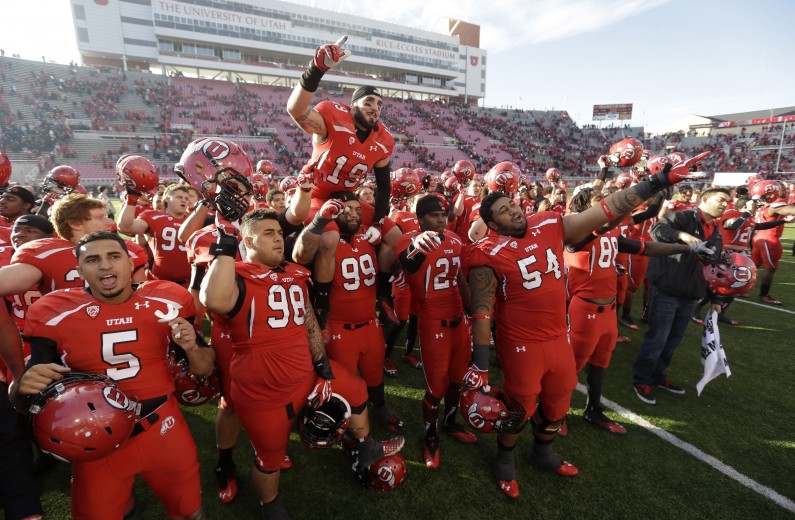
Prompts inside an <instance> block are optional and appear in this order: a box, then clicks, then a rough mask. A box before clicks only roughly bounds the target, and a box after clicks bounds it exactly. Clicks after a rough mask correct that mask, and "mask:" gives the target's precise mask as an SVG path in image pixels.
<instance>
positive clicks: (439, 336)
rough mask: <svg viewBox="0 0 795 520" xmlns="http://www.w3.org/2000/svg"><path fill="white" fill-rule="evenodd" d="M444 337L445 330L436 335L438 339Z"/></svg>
mask: <svg viewBox="0 0 795 520" xmlns="http://www.w3.org/2000/svg"><path fill="white" fill-rule="evenodd" d="M443 337H444V332H440V333H439V334H437V335H436V339H439V338H443Z"/></svg>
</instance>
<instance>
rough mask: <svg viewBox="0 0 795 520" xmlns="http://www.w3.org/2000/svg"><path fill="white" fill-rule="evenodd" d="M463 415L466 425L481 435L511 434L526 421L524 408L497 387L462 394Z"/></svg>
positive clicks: (466, 391)
mask: <svg viewBox="0 0 795 520" xmlns="http://www.w3.org/2000/svg"><path fill="white" fill-rule="evenodd" d="M461 415H462V416H463V417H464V420H465V421H466V423H467V424H468V425H469V426H471V427H472V428H473V429H475V430H476V431H479V432H481V433H502V432H510V431H512V430H514V429H516V428H517V427H518V426H519V425H521V423H522V421H523V420H524V416H525V411H524V407H522V405H521V404H519V403H518V402H517V401H514V400H512V399H510V398H509V397H508V395H507V394H506V393H505V392H503V390H502V389H501V388H499V387H496V386H491V387H490V388H489V391H488V392H485V391H483V389H478V390H464V391H463V392H462V393H461Z"/></svg>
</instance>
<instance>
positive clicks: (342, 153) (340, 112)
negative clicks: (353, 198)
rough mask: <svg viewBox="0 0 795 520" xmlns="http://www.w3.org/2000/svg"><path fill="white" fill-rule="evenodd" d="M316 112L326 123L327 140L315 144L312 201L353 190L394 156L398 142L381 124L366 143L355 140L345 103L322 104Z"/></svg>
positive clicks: (327, 102) (349, 113)
mask: <svg viewBox="0 0 795 520" xmlns="http://www.w3.org/2000/svg"><path fill="white" fill-rule="evenodd" d="M315 110H317V111H318V113H319V114H320V115H321V116H322V117H323V121H324V122H325V123H326V130H327V131H328V137H327V138H326V140H325V141H323V142H322V143H318V142H315V141H313V142H312V147H313V150H312V159H313V160H317V167H316V169H315V185H314V186H313V187H312V198H320V199H324V200H327V199H328V198H329V196H331V194H332V193H334V192H337V191H353V190H355V189H356V187H357V186H359V183H360V181H361V180H362V179H363V178H364V176H365V174H367V172H369V171H370V170H371V169H372V168H373V165H375V164H376V163H378V162H381V161H382V160H384V159H386V158H388V157H389V156H390V155H392V150H393V149H394V147H395V139H394V138H393V137H392V134H390V133H389V131H388V130H387V129H386V127H385V126H384V124H383V123H378V126H377V127H376V128H374V129H373V130H372V131H371V132H370V134H369V135H368V136H367V139H365V140H364V142H363V143H362V142H359V138H358V137H356V126H355V125H354V124H353V116H352V115H351V112H350V108H349V107H348V106H347V105H343V104H342V103H336V102H333V101H321V102H320V103H318V104H317V105H315Z"/></svg>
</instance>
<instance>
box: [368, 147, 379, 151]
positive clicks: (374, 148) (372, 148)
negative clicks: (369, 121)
mask: <svg viewBox="0 0 795 520" xmlns="http://www.w3.org/2000/svg"><path fill="white" fill-rule="evenodd" d="M376 150H378V147H377V146H370V151H371V152H375V151H376Z"/></svg>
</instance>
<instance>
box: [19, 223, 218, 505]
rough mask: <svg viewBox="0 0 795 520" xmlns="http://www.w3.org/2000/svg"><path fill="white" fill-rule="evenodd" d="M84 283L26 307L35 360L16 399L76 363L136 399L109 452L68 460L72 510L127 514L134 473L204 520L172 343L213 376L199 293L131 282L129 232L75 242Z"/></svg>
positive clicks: (166, 499) (194, 365)
mask: <svg viewBox="0 0 795 520" xmlns="http://www.w3.org/2000/svg"><path fill="white" fill-rule="evenodd" d="M76 254H77V261H78V271H79V273H80V276H81V278H82V279H83V280H85V282H86V284H87V286H88V289H87V290H84V289H82V288H80V289H70V290H65V291H57V292H54V293H51V294H48V295H45V296H43V297H42V298H41V299H40V300H38V301H36V302H35V303H34V304H33V305H32V306H31V308H30V311H29V314H28V318H27V321H26V323H25V335H26V336H27V337H29V338H30V343H31V359H30V362H29V363H28V368H27V371H26V372H25V374H24V376H23V377H22V378H21V379H20V381H19V384H18V385H16V387H15V389H14V391H13V393H12V398H14V402H15V404H17V405H18V408H20V409H24V408H26V404H27V399H26V398H27V397H28V396H32V395H35V394H37V393H39V392H40V391H42V390H44V389H45V388H46V387H47V386H48V385H49V384H50V383H52V382H53V381H57V380H60V379H62V378H63V376H64V374H66V373H68V372H70V371H72V370H76V371H81V372H89V373H96V374H102V375H105V376H107V377H109V378H110V379H112V380H113V381H115V382H116V384H117V385H118V388H119V390H120V391H121V392H123V393H124V394H125V395H126V396H127V397H129V398H130V399H133V400H135V401H137V402H138V404H139V405H140V419H139V420H138V421H137V424H136V427H135V429H133V433H132V435H131V437H130V438H129V439H128V440H127V441H125V442H124V443H123V444H122V445H121V446H120V447H119V448H118V449H116V450H115V451H114V452H112V453H111V454H110V455H108V456H106V457H104V458H101V459H99V460H95V461H92V462H75V463H73V464H72V516H73V517H74V518H97V519H99V518H121V516H122V514H123V512H124V508H125V505H126V503H127V501H128V498H129V497H130V493H131V491H132V487H133V483H134V482H135V477H136V475H138V474H140V475H141V476H142V477H143V478H144V480H145V481H146V482H147V484H148V485H149V487H150V488H151V489H152V490H153V491H154V493H155V494H156V495H157V496H158V497H159V498H160V500H161V501H162V502H163V504H164V505H165V508H166V512H167V514H168V515H169V517H171V518H191V519H200V518H202V517H203V514H202V509H201V481H200V477H199V460H198V457H197V454H196V445H195V444H194V442H193V438H192V437H191V434H190V431H189V429H188V425H187V422H185V420H184V418H183V417H182V413H181V412H180V409H179V405H178V403H177V400H176V399H175V398H174V396H173V392H174V380H173V377H172V376H171V373H170V372H169V367H168V360H167V357H166V350H167V348H168V347H169V343H170V342H171V343H172V345H174V346H176V347H179V348H181V349H182V350H184V351H185V353H186V354H187V358H188V360H189V363H190V369H191V371H192V372H194V373H195V374H199V375H209V374H210V372H211V371H212V367H213V360H214V358H215V354H214V353H213V350H212V349H210V348H202V347H201V346H200V344H199V343H198V342H197V341H198V340H197V337H196V334H195V331H194V329H193V325H192V324H191V323H190V322H189V321H188V320H189V319H190V318H191V317H192V316H193V301H192V299H191V297H190V294H188V291H187V290H184V289H182V288H180V287H179V286H177V285H175V284H173V283H171V282H167V281H153V282H147V283H146V284H143V285H141V286H138V287H137V288H136V287H134V286H133V285H132V283H131V279H130V277H131V274H132V269H133V262H132V259H131V258H130V257H129V255H128V254H127V249H126V246H125V243H124V240H123V239H121V238H119V237H118V236H116V235H114V234H112V233H107V232H97V233H91V234H88V235H86V236H84V237H83V238H82V239H81V240H80V241H79V242H78V244H77V247H76Z"/></svg>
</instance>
